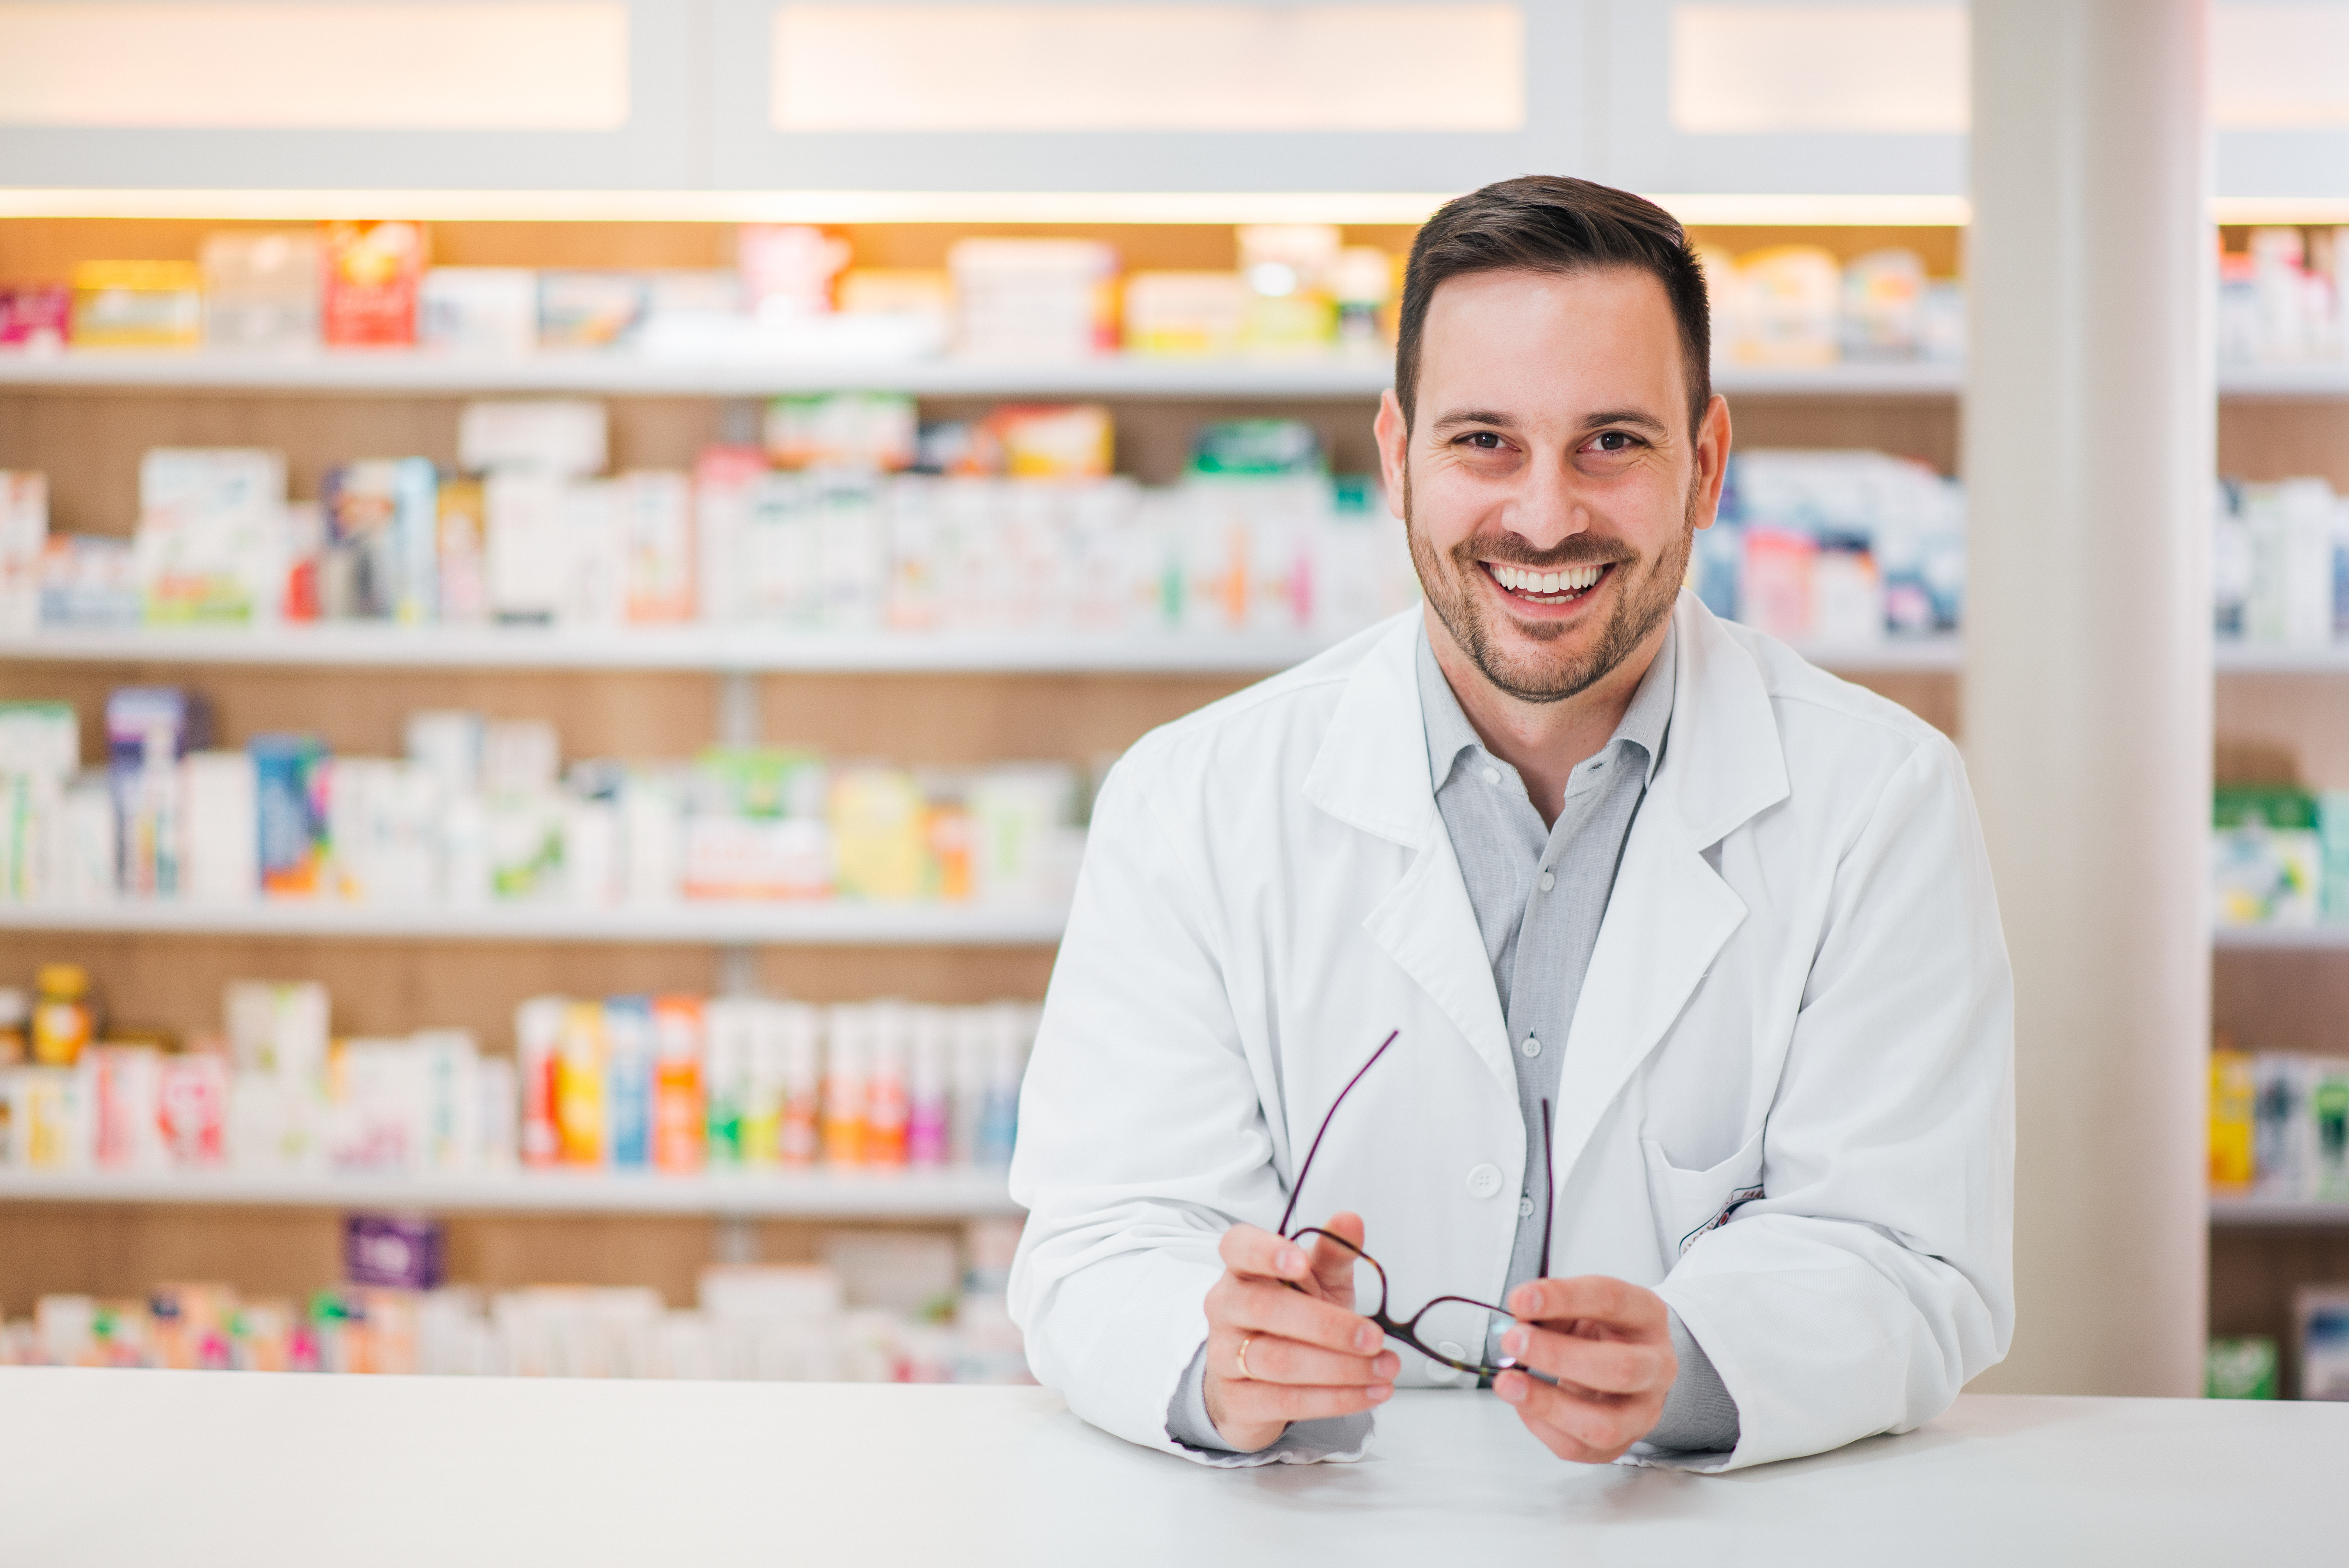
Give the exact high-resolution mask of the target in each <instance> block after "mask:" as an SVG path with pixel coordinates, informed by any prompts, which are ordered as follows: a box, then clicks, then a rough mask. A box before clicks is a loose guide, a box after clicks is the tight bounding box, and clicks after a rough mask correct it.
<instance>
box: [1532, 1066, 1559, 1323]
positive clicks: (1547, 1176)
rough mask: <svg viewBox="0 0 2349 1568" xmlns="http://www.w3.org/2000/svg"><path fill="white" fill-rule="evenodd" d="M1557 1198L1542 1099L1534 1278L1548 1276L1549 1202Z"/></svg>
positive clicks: (1547, 1103) (1545, 1113)
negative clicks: (1538, 1256)
mask: <svg viewBox="0 0 2349 1568" xmlns="http://www.w3.org/2000/svg"><path fill="white" fill-rule="evenodd" d="M1556 1200H1557V1178H1556V1177H1555V1176H1554V1175H1553V1174H1552V1173H1551V1171H1550V1168H1549V1101H1547V1100H1544V1101H1542V1243H1541V1262H1540V1264H1538V1265H1537V1266H1536V1268H1535V1269H1534V1278H1536V1279H1547V1278H1549V1223H1550V1204H1551V1203H1552V1202H1555V1201H1556Z"/></svg>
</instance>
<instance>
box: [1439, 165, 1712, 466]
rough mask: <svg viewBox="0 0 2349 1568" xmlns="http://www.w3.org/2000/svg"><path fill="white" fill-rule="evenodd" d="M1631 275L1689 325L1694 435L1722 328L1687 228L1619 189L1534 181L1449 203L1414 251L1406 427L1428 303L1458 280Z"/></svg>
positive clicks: (1502, 184) (1685, 333) (1685, 328)
mask: <svg viewBox="0 0 2349 1568" xmlns="http://www.w3.org/2000/svg"><path fill="white" fill-rule="evenodd" d="M1603 267H1630V268H1632V269H1633V270H1635V271H1638V272H1643V273H1647V274H1648V275H1649V276H1651V277H1652V278H1654V279H1655V280H1656V281H1657V282H1658V283H1660V284H1663V285H1664V297H1665V298H1667V299H1669V300H1670V301H1671V305H1672V316H1673V318H1674V320H1676V321H1677V322H1678V323H1679V324H1680V330H1681V357H1682V361H1683V362H1684V366H1685V369H1686V374H1687V377H1688V389H1689V429H1690V431H1691V432H1692V433H1693V432H1694V431H1695V429H1696V426H1697V423H1698V421H1699V420H1701V419H1702V418H1704V408H1705V405H1706V404H1707V403H1710V402H1711V401H1712V400H1713V322H1712V315H1711V312H1710V311H1709V310H1708V308H1707V306H1706V304H1705V293H1704V269H1703V267H1702V265H1700V264H1699V263H1698V261H1697V256H1696V252H1695V251H1694V249H1692V247H1691V246H1690V244H1689V242H1688V231H1686V230H1685V229H1682V227H1681V225H1680V220H1679V219H1677V218H1674V217H1673V216H1672V215H1671V213H1670V212H1667V211H1664V210H1663V209H1662V208H1661V207H1659V206H1657V205H1656V204H1655V203H1654V202H1653V201H1647V200H1645V199H1643V198H1641V197H1638V196H1634V195H1632V194H1631V193H1630V191H1618V190H1616V189H1614V188H1613V187H1612V186H1608V185H1594V184H1592V183H1591V182H1590V181H1588V180H1568V179H1565V178H1563V177H1561V176H1558V175H1554V174H1526V175H1522V176H1520V177H1519V178H1517V179H1515V180H1503V181H1498V182H1496V183H1495V184H1491V185H1487V186H1485V188H1484V189H1483V190H1481V191H1470V192H1469V193H1468V194H1467V195H1465V196H1462V197H1458V198H1456V199H1454V200H1453V201H1446V202H1445V203H1444V205H1443V206H1442V207H1439V208H1437V209H1436V211H1435V216H1433V218H1430V219H1429V220H1428V221H1427V222H1426V223H1425V224H1424V225H1423V227H1422V228H1421V229H1420V231H1419V236H1418V238H1416V239H1414V240H1413V241H1412V243H1411V264H1410V266H1409V268H1408V269H1407V270H1406V271H1405V272H1404V273H1403V283H1402V319H1401V320H1400V321H1399V322H1398V323H1397V324H1396V332H1395V399H1396V401H1398V402H1400V403H1401V404H1402V418H1403V423H1404V425H1405V426H1408V425H1409V424H1410V423H1411V420H1412V410H1413V404H1414V403H1415V402H1417V400H1418V394H1419V343H1420V334H1421V331H1422V329H1423V328H1424V326H1425V325H1426V324H1427V302H1428V301H1429V300H1431V299H1433V298H1434V297H1435V291H1436V289H1437V288H1439V287H1440V286H1442V285H1443V284H1444V282H1445V281H1446V280H1448V279H1451V278H1456V277H1461V276H1464V275H1465V274H1467V273H1492V272H1506V271H1510V270H1513V269H1514V270H1523V271H1526V272H1535V273H1579V272H1585V271H1589V270H1593V269H1597V268H1603Z"/></svg>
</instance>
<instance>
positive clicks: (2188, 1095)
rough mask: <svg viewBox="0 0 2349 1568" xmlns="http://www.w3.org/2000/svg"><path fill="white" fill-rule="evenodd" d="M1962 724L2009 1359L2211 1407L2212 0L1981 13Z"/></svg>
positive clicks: (2023, 1375)
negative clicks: (1995, 981)
mask: <svg viewBox="0 0 2349 1568" xmlns="http://www.w3.org/2000/svg"><path fill="white" fill-rule="evenodd" d="M1972 17H1973V46H1972V53H1973V133H1972V152H1971V160H1972V170H1973V172H1972V184H1973V225H1972V229H1971V232H1970V233H1969V235H1968V260H1967V286H1968V292H1969V295H1970V299H1971V323H1972V346H1971V356H1970V358H1969V361H1968V370H1967V377H1966V401H1965V432H1964V464H1965V480H1966V486H1967V493H1968V500H1969V507H1968V514H1969V520H1970V523H1971V531H1972V534H1971V581H1970V584H1969V590H1968V593H1969V597H1968V603H1967V608H1966V669H1965V690H1964V696H1963V707H1962V720H1963V737H1964V742H1965V749H1966V755H1967V760H1968V766H1969V768H1970V769H1971V774H1972V779H1973V787H1974V793H1975V798H1976V799H1977V800H1978V801H1979V802H1980V804H1981V809H1982V825H1983V828H1984V830H1985V831H1986V833H1987V835H1988V837H1989V841H1990V852H1991V861H1992V868H1993V870H1994V871H1995V873H1996V875H1997V879H1998V892H1999V907H2000V910H2001V912H2002V914H2003V917H2004V920H2005V924H2006V940H2007V945H2008V947H2009V949H2010V950H2011V952H2012V953H2013V959H2014V975H2015V1057H2016V1079H2017V1100H2018V1103H2017V1116H2016V1122H2017V1142H2018V1148H2017V1158H2016V1171H2015V1177H2016V1181H2015V1189H2016V1191H2015V1271H2016V1280H2017V1287H2018V1298H2019V1299H2018V1303H2017V1313H2018V1316H2017V1325H2016V1331H2015V1338H2014V1351H2013V1356H2012V1357H2010V1358H2009V1359H2008V1360H2007V1362H2006V1363H2005V1364H2004V1365H2003V1366H2002V1367H1998V1368H1997V1369H1996V1370H1994V1371H1993V1372H1992V1373H1990V1374H1989V1375H1988V1376H1986V1377H1983V1378H1982V1380H1981V1381H1980V1383H1979V1385H1978V1386H1979V1387H1982V1388H1985V1389H1994V1390H1999V1391H2005V1392H2016V1393H2022V1392H2030V1393H2075V1394H2158V1395H2190V1394H2194V1393H2198V1392H2199V1389H2200V1381H2201V1374H2200V1364H2201V1350H2202V1339H2203V1323H2204V1300H2205V1297H2204V1291H2205V1273H2206V1262H2205V1258H2206V1243H2207V1234H2206V1224H2207V1221H2206V1217H2205V1198H2204V1175H2203V1166H2204V1160H2203V1139H2204V1110H2203V1093H2204V1082H2205V1078H2206V1064H2205V1052H2206V1051H2207V1049H2208V1047H2209V1008H2210V1000H2209V991H2210V983H2209V976H2210V955H2209V923H2208V914H2207V913H2206V909H2207V899H2208V885H2207V884H2208V872H2207V869H2206V858H2207V853H2208V851H2207V849H2206V847H2205V846H2206V841H2207V838H2208V826H2207V824H2208V823H2209V807H2210V801H2209V791H2210V594H2209V493H2210V480H2211V472H2212V464H2213V461H2214V447H2213V425H2214V418H2215V407H2214V397H2215V393H2214V388H2213V385H2212V379H2211V347H2210V316H2211V309H2212V300H2211V291H2212V286H2213V285H2212V268H2213V265H2214V263H2213V260H2212V251H2213V249H2214V240H2213V237H2212V232H2211V229H2210V223H2209V191H2210V185H2209V180H2210V175H2209V167H2210V156H2209V131H2208V126H2207V119H2206V115H2205V110H2204V98H2205V88H2204V69H2205V64H2204V62H2205V42H2204V40H2205V37H2206V34H2207V25H2206V7H2205V4H2204V0H1974V4H1973V6H1972Z"/></svg>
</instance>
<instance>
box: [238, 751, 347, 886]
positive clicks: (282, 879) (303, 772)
mask: <svg viewBox="0 0 2349 1568" xmlns="http://www.w3.org/2000/svg"><path fill="white" fill-rule="evenodd" d="M245 749H246V750H247V751H248V752H250V753H251V755H252V757H253V767H254V799H255V800H256V802H257V803H258V806H259V812H260V820H261V829H260V851H261V890H262V892H264V893H267V894H271V895H274V896H277V897H293V898H308V897H314V896H316V894H318V893H320V892H324V891H326V889H325V882H326V760H327V751H326V743H325V742H323V741H321V740H320V739H318V738H317V737H316V736H311V735H256V736H254V738H253V740H252V742H251V743H250V744H249V745H248V746H247V747H246V748H245Z"/></svg>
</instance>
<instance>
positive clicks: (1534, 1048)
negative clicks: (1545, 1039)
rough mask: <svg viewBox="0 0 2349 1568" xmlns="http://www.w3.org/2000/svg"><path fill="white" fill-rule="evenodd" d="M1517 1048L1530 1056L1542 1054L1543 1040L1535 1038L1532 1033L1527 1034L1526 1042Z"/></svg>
mask: <svg viewBox="0 0 2349 1568" xmlns="http://www.w3.org/2000/svg"><path fill="white" fill-rule="evenodd" d="M1517 1049H1518V1050H1520V1051H1522V1052H1524V1053H1525V1054H1526V1056H1528V1057H1537V1056H1539V1055H1541V1042H1540V1041H1539V1040H1537V1039H1535V1038H1534V1037H1532V1036H1531V1035H1527V1036H1526V1043H1525V1044H1524V1045H1522V1046H1519V1047H1517Z"/></svg>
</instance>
